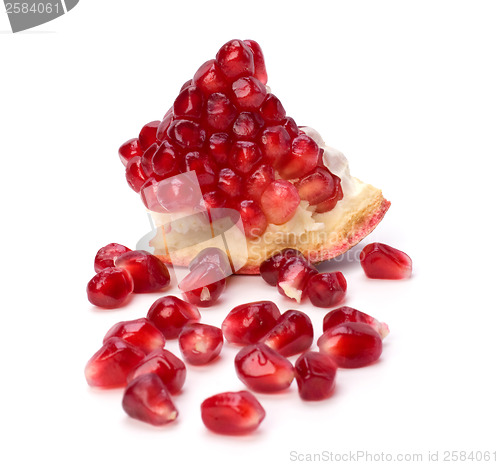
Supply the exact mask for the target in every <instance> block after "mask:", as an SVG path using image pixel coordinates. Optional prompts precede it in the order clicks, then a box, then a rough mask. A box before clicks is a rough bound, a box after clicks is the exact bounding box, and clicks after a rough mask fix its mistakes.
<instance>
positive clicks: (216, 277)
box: [179, 262, 226, 307]
mask: <svg viewBox="0 0 500 465" xmlns="http://www.w3.org/2000/svg"><path fill="white" fill-rule="evenodd" d="M225 288H226V277H225V273H224V271H223V270H222V269H221V268H220V266H219V265H217V264H215V263H209V262H204V263H200V264H198V265H196V266H194V267H193V268H192V269H191V271H190V273H189V274H188V275H187V276H186V277H185V278H184V279H183V280H182V281H181V282H180V283H179V289H180V290H181V291H182V293H183V295H184V297H185V298H186V300H188V301H189V302H191V303H192V304H194V305H197V306H199V307H210V306H211V305H213V304H215V302H216V301H217V299H218V298H219V297H220V295H221V294H222V292H223V291H224V289H225Z"/></svg>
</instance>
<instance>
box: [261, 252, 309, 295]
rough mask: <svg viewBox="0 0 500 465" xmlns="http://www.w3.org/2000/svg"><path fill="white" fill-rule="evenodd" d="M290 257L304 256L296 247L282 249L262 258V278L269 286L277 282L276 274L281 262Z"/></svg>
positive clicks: (281, 264)
mask: <svg viewBox="0 0 500 465" xmlns="http://www.w3.org/2000/svg"><path fill="white" fill-rule="evenodd" d="M292 257H304V256H303V255H302V253H301V252H300V251H299V250H297V249H290V248H286V249H282V250H280V251H279V252H276V253H275V254H273V255H271V256H270V257H269V258H268V259H266V260H264V261H263V262H262V263H261V265H260V270H259V271H260V275H261V276H262V279H263V280H264V281H265V282H266V283H267V284H270V285H271V286H276V284H278V276H279V272H280V269H281V267H282V266H283V264H284V263H285V262H286V261H287V260H288V259H289V258H292Z"/></svg>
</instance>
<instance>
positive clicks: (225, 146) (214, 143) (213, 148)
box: [208, 132, 232, 166]
mask: <svg viewBox="0 0 500 465" xmlns="http://www.w3.org/2000/svg"><path fill="white" fill-rule="evenodd" d="M231 145H232V143H231V139H230V137H229V135H228V134H226V133H225V132H216V133H215V134H212V135H211V136H210V140H209V143H208V153H209V154H210V155H211V156H212V158H213V159H214V160H215V162H216V163H217V164H218V165H219V166H225V165H226V164H227V160H228V158H229V152H230V150H231Z"/></svg>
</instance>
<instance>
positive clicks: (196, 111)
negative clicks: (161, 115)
mask: <svg viewBox="0 0 500 465" xmlns="http://www.w3.org/2000/svg"><path fill="white" fill-rule="evenodd" d="M203 104H204V97H203V93H202V92H201V90H200V89H198V88H197V87H196V86H189V87H186V88H185V89H184V90H182V91H181V93H180V94H179V95H178V96H177V98H176V99H175V102H174V105H173V107H172V108H173V115H174V118H185V119H194V120H199V119H200V118H201V115H202V112H203Z"/></svg>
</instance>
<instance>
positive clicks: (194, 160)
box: [185, 152, 218, 192]
mask: <svg viewBox="0 0 500 465" xmlns="http://www.w3.org/2000/svg"><path fill="white" fill-rule="evenodd" d="M185 162H186V171H194V172H195V173H196V177H197V178H198V182H199V183H200V187H201V190H202V191H203V192H205V191H207V189H210V188H213V187H215V185H216V183H217V174H218V173H217V166H216V165H215V163H214V162H213V161H212V160H210V158H208V155H206V154H205V153H202V152H189V153H188V154H186V157H185Z"/></svg>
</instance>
